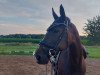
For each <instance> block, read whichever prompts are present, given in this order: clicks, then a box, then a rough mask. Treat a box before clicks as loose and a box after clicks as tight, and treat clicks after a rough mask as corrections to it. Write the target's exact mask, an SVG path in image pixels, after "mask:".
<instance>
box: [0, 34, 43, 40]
mask: <svg viewBox="0 0 100 75" xmlns="http://www.w3.org/2000/svg"><path fill="white" fill-rule="evenodd" d="M43 37H44V34H9V35H0V38H30V39H42V38H43Z"/></svg>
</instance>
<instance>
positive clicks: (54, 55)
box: [39, 21, 69, 75]
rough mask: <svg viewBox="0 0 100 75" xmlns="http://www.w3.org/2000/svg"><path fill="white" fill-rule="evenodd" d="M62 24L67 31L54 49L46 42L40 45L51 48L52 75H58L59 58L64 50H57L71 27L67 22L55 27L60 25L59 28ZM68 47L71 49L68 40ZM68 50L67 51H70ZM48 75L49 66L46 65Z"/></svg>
mask: <svg viewBox="0 0 100 75" xmlns="http://www.w3.org/2000/svg"><path fill="white" fill-rule="evenodd" d="M61 24H62V25H64V26H65V29H64V31H63V32H62V33H61V34H60V36H59V38H58V40H57V43H56V45H55V47H54V48H53V47H51V46H49V45H47V44H46V43H45V42H44V41H41V42H40V44H39V45H43V46H45V47H47V48H49V56H50V62H51V65H52V68H51V70H52V71H51V75H57V71H58V60H59V56H60V54H61V51H63V50H56V49H57V48H58V46H59V44H60V42H61V40H62V38H63V36H64V34H65V31H66V30H67V31H68V25H69V23H68V21H67V22H65V21H64V23H55V25H58V26H59V25H61ZM53 27H54V26H53ZM67 38H68V34H67ZM67 45H68V46H67V47H68V48H69V44H68V40H67ZM68 48H67V50H68ZM46 75H47V65H46Z"/></svg>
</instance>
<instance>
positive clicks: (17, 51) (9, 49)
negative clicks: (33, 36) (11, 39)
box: [0, 43, 100, 58]
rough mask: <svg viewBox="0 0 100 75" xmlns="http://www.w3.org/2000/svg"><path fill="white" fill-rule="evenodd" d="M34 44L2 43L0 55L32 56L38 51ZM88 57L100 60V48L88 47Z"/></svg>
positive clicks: (0, 44)
mask: <svg viewBox="0 0 100 75" xmlns="http://www.w3.org/2000/svg"><path fill="white" fill-rule="evenodd" d="M37 47H38V45H37V44H32V43H0V55H32V54H33V52H35V50H36V49H37ZM86 49H87V52H88V53H89V54H88V57H90V58H100V46H86Z"/></svg>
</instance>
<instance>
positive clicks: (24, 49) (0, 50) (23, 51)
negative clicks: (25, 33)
mask: <svg viewBox="0 0 100 75" xmlns="http://www.w3.org/2000/svg"><path fill="white" fill-rule="evenodd" d="M36 49H37V45H36V44H32V45H29V44H28V45H26V44H22V45H10V44H9V45H8V44H7V45H4V44H2V45H0V55H32V54H33V52H34V51H35V50H36Z"/></svg>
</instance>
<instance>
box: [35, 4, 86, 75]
mask: <svg viewBox="0 0 100 75" xmlns="http://www.w3.org/2000/svg"><path fill="white" fill-rule="evenodd" d="M52 13H53V17H54V22H53V23H52V25H51V26H50V27H49V28H48V29H47V33H46V35H45V37H44V39H43V40H42V42H40V46H39V48H38V49H37V51H36V53H35V57H36V59H37V63H38V64H47V63H48V61H49V60H50V61H51V64H52V66H53V67H54V68H53V70H54V75H85V72H86V65H85V58H86V53H85V51H84V47H83V45H82V44H81V42H80V38H79V34H78V31H77V29H76V27H75V25H74V24H73V23H71V21H70V19H69V18H68V17H67V16H66V15H65V11H64V8H63V6H62V5H61V6H60V17H58V16H57V14H56V13H55V12H54V10H53V8H52Z"/></svg>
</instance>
